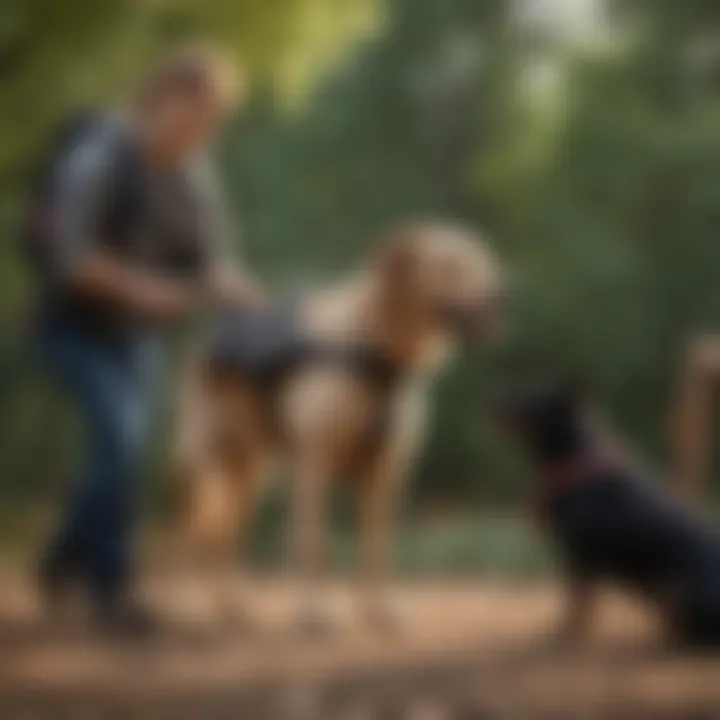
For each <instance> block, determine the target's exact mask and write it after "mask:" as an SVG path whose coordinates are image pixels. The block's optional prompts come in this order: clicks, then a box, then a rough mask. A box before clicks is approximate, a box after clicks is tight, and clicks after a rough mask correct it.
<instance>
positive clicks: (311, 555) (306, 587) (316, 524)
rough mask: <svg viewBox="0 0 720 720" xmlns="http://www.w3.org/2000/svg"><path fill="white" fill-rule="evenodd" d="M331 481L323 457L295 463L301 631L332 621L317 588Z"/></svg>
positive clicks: (295, 546) (296, 563)
mask: <svg viewBox="0 0 720 720" xmlns="http://www.w3.org/2000/svg"><path fill="white" fill-rule="evenodd" d="M330 481H331V472H330V468H329V467H328V464H327V463H326V462H324V461H323V460H322V459H320V458H318V457H313V456H306V457H304V458H301V459H298V461H297V462H296V473H295V478H294V488H293V491H294V499H293V503H292V517H291V536H290V540H291V543H292V548H291V555H292V557H293V565H294V571H295V576H296V580H297V582H298V584H299V602H300V605H299V611H298V616H297V624H298V626H299V627H300V629H301V630H303V631H304V632H312V633H314V632H323V631H325V630H328V629H330V627H331V625H332V624H333V622H332V618H331V616H330V614H329V612H328V608H327V607H326V606H325V604H324V602H323V598H321V588H320V582H321V579H322V578H321V575H322V570H323V569H324V568H323V564H324V563H323V560H324V556H325V550H326V547H325V546H326V536H327V501H328V498H327V496H328V490H329V486H330Z"/></svg>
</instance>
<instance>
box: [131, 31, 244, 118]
mask: <svg viewBox="0 0 720 720" xmlns="http://www.w3.org/2000/svg"><path fill="white" fill-rule="evenodd" d="M241 89H242V83H241V78H240V77H239V73H238V70H237V68H236V66H235V64H234V63H233V62H232V60H231V59H230V57H229V56H228V55H227V54H226V53H225V52H223V51H222V50H221V49H219V48H217V47H215V46H213V45H207V44H192V45H183V46H181V47H178V48H176V49H175V50H173V51H172V52H171V53H169V54H168V55H166V56H165V57H164V58H163V59H161V60H160V61H159V62H158V63H157V64H156V65H155V66H154V67H153V68H152V69H151V70H150V71H149V72H148V73H147V74H146V76H145V78H144V79H143V80H141V82H140V87H139V89H138V92H137V95H136V102H137V105H138V107H139V108H140V109H141V110H142V109H148V108H151V107H152V106H153V105H154V104H155V103H156V102H158V101H159V100H161V99H162V98H164V97H167V96H168V95H174V94H181V95H186V96H188V97H197V98H198V99H200V98H202V97H203V96H204V95H205V94H207V93H211V94H213V95H216V96H217V97H219V98H220V101H221V102H222V103H223V104H224V105H226V106H227V107H231V106H232V105H233V103H234V102H235V100H236V98H237V96H238V92H239V91H240V90H241Z"/></svg>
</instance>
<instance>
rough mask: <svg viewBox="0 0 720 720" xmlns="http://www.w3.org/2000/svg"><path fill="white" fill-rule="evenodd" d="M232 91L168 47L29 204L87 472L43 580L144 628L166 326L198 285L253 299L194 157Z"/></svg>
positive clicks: (47, 592)
mask: <svg viewBox="0 0 720 720" xmlns="http://www.w3.org/2000/svg"><path fill="white" fill-rule="evenodd" d="M237 94H238V85H237V83H236V81H235V79H234V78H233V76H232V72H231V68H230V66H229V65H228V63H227V62H226V61H225V60H224V59H223V58H221V57H220V56H219V55H218V54H217V53H215V52H214V51H213V50H212V49H209V48H198V47H193V48H186V49H183V50H181V51H179V52H176V53H175V54H173V55H172V56H171V57H169V58H168V59H166V60H165V61H164V62H163V63H161V64H160V65H159V66H158V67H157V68H155V69H154V70H153V71H152V72H151V73H150V74H149V75H148V77H146V78H145V79H144V81H143V82H142V83H141V85H140V88H139V90H138V92H137V93H136V95H135V97H134V98H133V101H132V103H131V105H130V107H129V108H128V109H127V110H126V111H125V112H123V113H119V112H118V113H113V112H107V113H96V114H95V116H93V117H89V118H87V119H85V120H84V121H83V122H81V123H79V125H80V127H79V128H77V129H75V130H74V131H73V136H72V139H71V140H68V141H66V142H65V143H64V146H63V147H61V148H60V149H59V151H58V152H57V153H56V154H57V157H56V158H54V159H53V161H52V163H51V167H49V168H48V171H47V177H46V178H45V183H44V187H43V191H42V194H41V199H40V201H39V202H38V203H36V205H37V207H36V208H35V210H34V215H35V224H34V227H33V233H34V237H35V244H36V245H38V244H39V245H40V246H41V248H42V252H41V255H42V259H43V262H42V271H43V272H42V287H43V292H42V298H41V302H40V312H39V317H38V338H39V343H40V347H41V349H42V353H43V355H44V358H45V360H46V361H47V365H48V366H49V369H50V370H51V372H52V373H53V374H54V376H55V377H56V378H57V379H59V381H60V382H61V384H62V386H63V387H64V389H65V390H66V391H67V394H68V395H69V396H70V398H71V400H72V402H73V403H74V405H75V407H76V409H77V411H78V413H79V415H80V418H81V420H82V423H83V425H84V430H85V434H86V454H85V463H84V467H83V469H82V474H81V476H80V477H79V478H78V480H77V483H76V485H75V487H74V490H73V493H72V496H71V499H70V503H69V507H68V508H67V513H66V516H65V518H64V522H63V523H62V525H61V527H60V530H59V532H58V533H57V535H56V537H55V538H54V540H53V542H52V543H51V544H50V546H49V548H48V550H47V552H46V554H45V556H44V559H43V561H42V563H41V571H40V589H41V592H42V594H43V596H44V599H45V600H46V601H47V602H49V603H51V604H52V603H55V602H57V601H59V600H60V599H61V597H62V596H63V595H64V593H65V591H66V590H67V589H68V587H69V586H70V585H71V584H72V585H75V584H76V583H78V581H79V582H80V583H81V584H82V585H83V586H84V587H85V588H86V589H87V590H88V591H89V595H90V598H91V599H92V607H93V608H94V610H95V615H96V617H97V620H98V621H99V622H100V623H101V625H102V626H103V627H106V628H108V629H113V630H121V631H123V630H130V631H132V630H136V629H144V628H146V627H147V625H148V622H149V621H150V619H151V618H150V616H149V614H148V613H147V611H145V610H144V609H143V608H142V607H141V606H140V605H138V604H137V602H135V600H134V599H133V597H132V594H131V589H130V580H131V577H132V551H131V547H130V545H131V538H132V531H133V525H134V515H135V512H134V508H133V505H134V495H135V492H136V490H137V484H138V474H139V464H140V460H141V451H142V446H143V440H144V438H145V435H146V432H147V424H148V420H149V414H150V411H151V405H152V402H153V389H154V386H156V385H157V381H158V379H159V376H158V363H157V350H158V347H157V346H158V343H159V341H160V339H161V336H162V329H163V328H164V327H166V326H167V325H169V324H172V323H173V322H176V321H178V320H180V319H182V318H183V317H185V316H187V315H188V313H190V312H191V310H192V309H193V307H194V306H196V305H197V301H198V299H199V298H200V297H201V296H204V295H205V294H206V293H207V292H210V293H212V294H214V295H215V296H216V297H219V298H220V299H222V300H223V301H225V302H233V303H239V304H241V305H242V304H252V303H254V302H255V301H256V300H257V299H258V297H259V291H258V289H257V287H256V286H255V285H254V284H253V283H252V282H251V281H250V280H249V279H247V278H246V277H244V276H243V274H242V273H241V272H239V271H238V269H237V267H236V266H235V264H234V263H233V261H232V259H231V257H230V254H229V252H228V246H227V237H226V229H225V224H224V218H223V215H222V208H221V207H220V203H219V199H218V194H217V190H216V188H215V187H214V185H213V181H212V175H211V173H210V172H209V170H208V167H207V164H206V161H205V159H204V158H203V155H204V151H205V149H206V146H207V143H208V141H209V140H210V139H211V138H212V137H213V136H214V135H215V134H216V132H217V131H218V129H219V126H220V123H221V121H222V120H223V118H224V117H226V116H227V115H228V113H229V112H230V111H231V109H232V107H233V105H234V104H235V102H236V100H237Z"/></svg>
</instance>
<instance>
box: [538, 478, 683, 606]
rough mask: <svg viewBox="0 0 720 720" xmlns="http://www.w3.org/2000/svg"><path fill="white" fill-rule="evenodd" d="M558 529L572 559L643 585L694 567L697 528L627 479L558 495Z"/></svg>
mask: <svg viewBox="0 0 720 720" xmlns="http://www.w3.org/2000/svg"><path fill="white" fill-rule="evenodd" d="M550 521H551V526H552V528H553V531H554V534H555V536H556V538H557V540H558V541H559V543H560V544H561V546H562V548H563V550H564V552H565V554H566V555H567V556H568V557H569V558H570V560H571V562H572V564H573V565H574V566H576V567H577V568H578V569H579V570H580V571H582V572H584V573H586V574H590V575H592V574H595V575H602V576H604V577H607V578H608V579H612V580H615V581H617V582H619V583H622V584H623V585H627V586H630V587H632V588H633V589H635V590H638V591H641V592H643V591H650V592H652V591H654V589H655V588H657V587H661V586H664V585H666V584H668V583H669V582H674V580H675V578H676V577H677V576H678V575H680V574H684V573H687V572H689V571H690V567H689V566H690V565H691V564H692V563H691V558H692V553H693V544H694V539H693V531H692V529H691V528H689V527H687V526H686V524H685V522H684V519H683V518H682V517H681V516H679V515H677V514H675V513H674V512H673V508H671V507H670V506H668V505H667V504H666V503H664V502H660V501H658V499H656V498H655V497H654V496H653V494H652V493H646V492H643V491H641V490H639V489H638V488H635V487H633V486H632V484H631V483H626V482H623V481H622V480H608V481H606V482H600V483H595V484H594V485H592V486H589V487H586V488H579V489H576V490H574V491H572V492H570V493H567V494H565V496H564V497H560V498H558V499H556V500H555V502H554V503H553V505H552V508H551V512H550Z"/></svg>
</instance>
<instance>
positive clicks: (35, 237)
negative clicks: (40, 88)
mask: <svg viewBox="0 0 720 720" xmlns="http://www.w3.org/2000/svg"><path fill="white" fill-rule="evenodd" d="M100 119H101V115H100V113H99V112H98V111H96V110H81V111H77V112H75V113H73V114H72V115H70V116H68V117H66V118H65V119H64V120H62V121H61V122H60V124H59V125H58V127H57V128H56V130H55V131H54V132H53V133H52V135H51V137H50V140H49V142H48V143H47V145H46V147H45V150H44V151H43V152H42V153H41V155H40V162H39V164H38V167H37V168H36V170H35V172H34V174H33V175H34V177H33V180H32V182H31V189H30V197H29V201H28V205H27V209H26V212H25V216H24V219H23V221H22V228H21V233H20V240H21V248H20V251H21V255H22V257H23V258H24V260H25V261H26V262H27V264H28V265H29V266H30V268H31V269H32V270H34V271H36V272H38V273H40V274H43V275H44V274H46V273H47V272H48V271H50V270H51V264H52V257H53V253H52V242H53V237H54V233H53V226H54V223H55V217H54V207H53V202H52V193H53V191H54V185H55V176H56V174H57V171H58V167H59V165H60V163H61V162H63V161H64V160H65V159H66V157H67V153H68V152H69V151H70V149H71V148H72V147H73V146H74V145H75V144H76V143H77V142H78V141H79V140H80V138H81V137H82V136H83V135H85V134H86V133H87V132H89V131H90V130H91V129H92V128H93V127H94V126H95V124H96V123H98V122H99V121H100Z"/></svg>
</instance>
